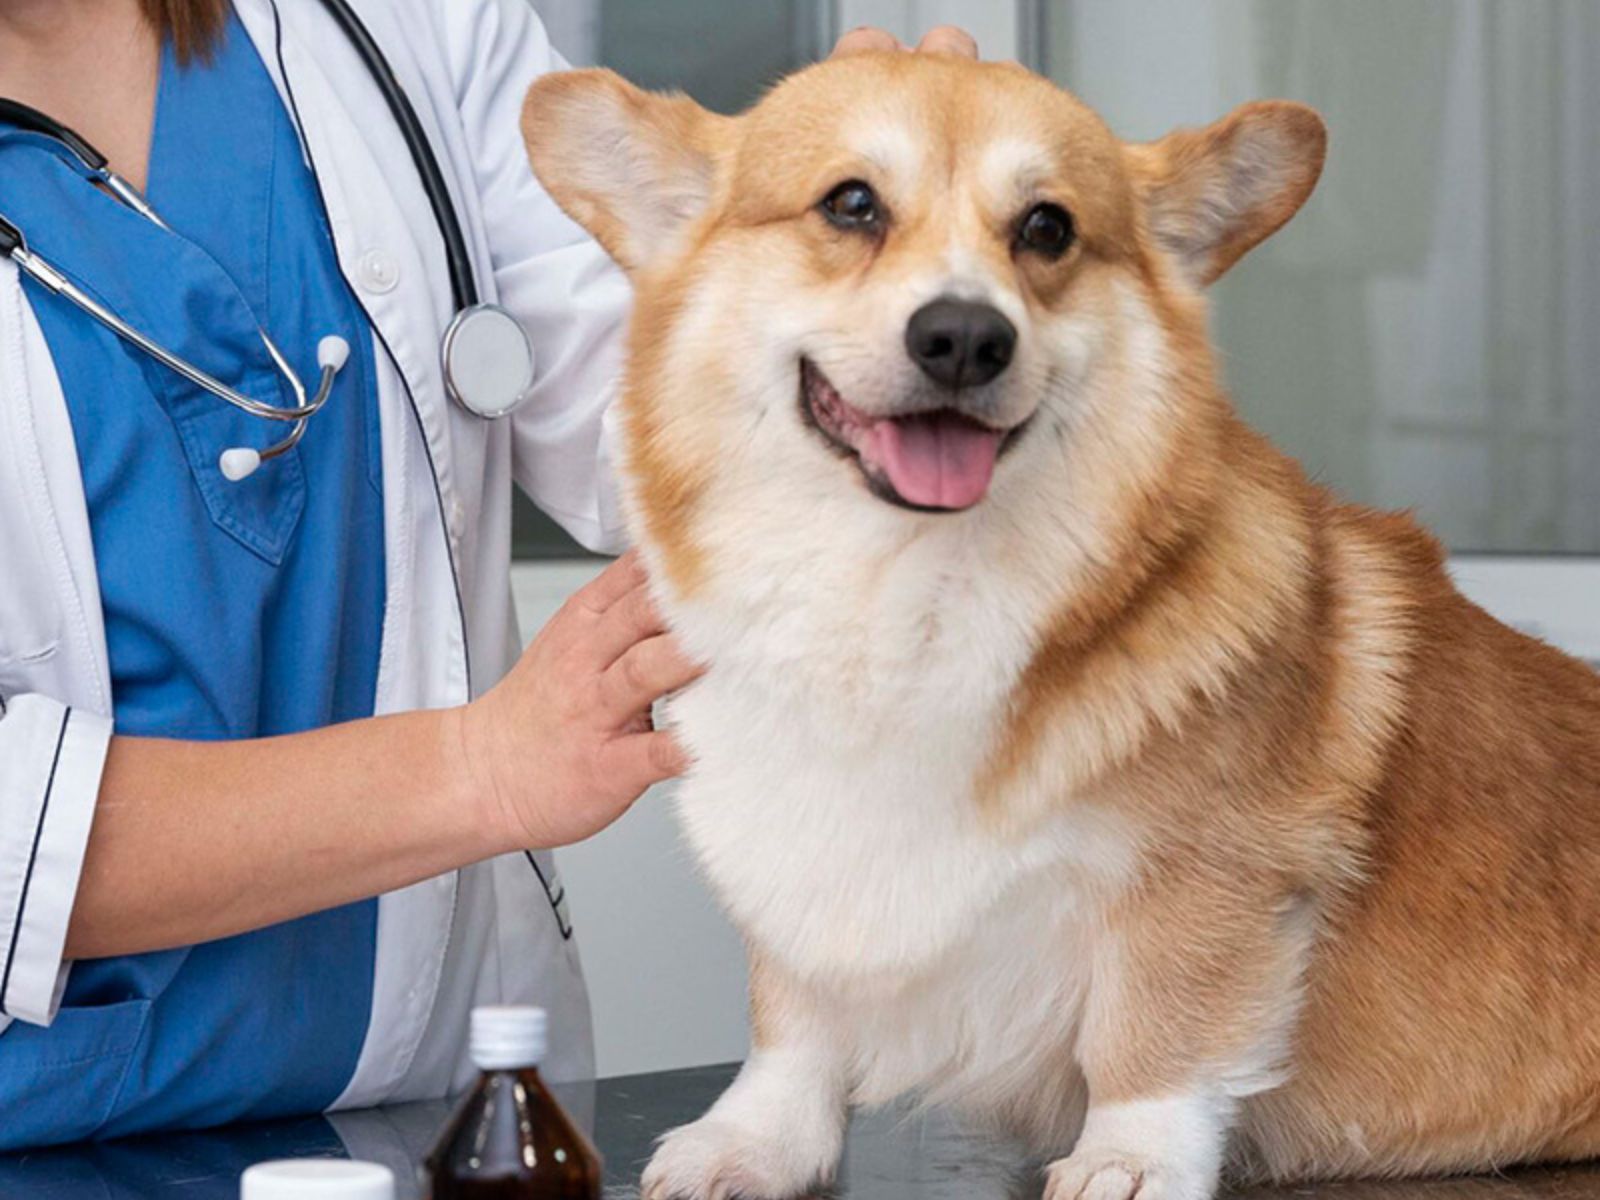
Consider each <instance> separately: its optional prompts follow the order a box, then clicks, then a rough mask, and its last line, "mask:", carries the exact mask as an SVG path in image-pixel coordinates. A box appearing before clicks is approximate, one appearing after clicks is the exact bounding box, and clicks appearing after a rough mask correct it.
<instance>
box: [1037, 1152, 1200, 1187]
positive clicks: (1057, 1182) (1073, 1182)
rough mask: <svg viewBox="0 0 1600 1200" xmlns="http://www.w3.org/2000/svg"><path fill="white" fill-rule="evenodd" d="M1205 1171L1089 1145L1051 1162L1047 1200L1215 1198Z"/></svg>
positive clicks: (1047, 1183) (1048, 1172)
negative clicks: (1092, 1147) (1093, 1147)
mask: <svg viewBox="0 0 1600 1200" xmlns="http://www.w3.org/2000/svg"><path fill="white" fill-rule="evenodd" d="M1215 1188H1216V1184H1215V1181H1214V1180H1213V1179H1211V1178H1210V1176H1209V1175H1208V1174H1206V1173H1203V1172H1196V1171H1192V1170H1185V1169H1184V1168H1183V1167H1182V1166H1180V1165H1178V1164H1175V1163H1164V1162H1157V1161H1154V1160H1152V1159H1151V1158H1149V1157H1147V1156H1144V1155H1139V1154H1124V1153H1122V1152H1120V1151H1116V1150H1099V1149H1091V1148H1088V1147H1085V1148H1083V1149H1081V1150H1077V1151H1074V1152H1073V1153H1072V1154H1071V1155H1069V1156H1068V1157H1066V1158H1063V1159H1060V1160H1058V1161H1056V1162H1054V1163H1051V1164H1050V1168H1049V1170H1048V1171H1047V1172H1046V1174H1045V1187H1044V1200H1211V1195H1212V1193H1213V1192H1214V1191H1215Z"/></svg>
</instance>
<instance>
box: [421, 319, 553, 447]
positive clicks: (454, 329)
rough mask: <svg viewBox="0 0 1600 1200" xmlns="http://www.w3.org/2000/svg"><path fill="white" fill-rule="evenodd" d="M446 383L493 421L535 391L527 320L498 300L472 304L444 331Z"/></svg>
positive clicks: (471, 408)
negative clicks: (516, 316) (522, 321)
mask: <svg viewBox="0 0 1600 1200" xmlns="http://www.w3.org/2000/svg"><path fill="white" fill-rule="evenodd" d="M441 349H442V354H443V358H444V363H443V365H444V385H445V390H446V391H447V392H449V393H450V398H451V399H452V400H454V401H455V402H456V403H457V404H459V405H460V406H461V407H462V408H464V409H466V410H467V411H468V412H470V413H473V414H475V415H477V416H480V417H487V418H489V419H491V420H493V419H494V418H496V417H503V416H506V415H507V414H508V413H510V412H512V411H513V410H515V409H516V408H517V407H518V406H519V405H520V404H521V403H522V402H523V401H524V400H526V399H527V398H528V395H529V393H530V392H532V391H533V370H534V359H533V343H532V342H530V341H529V340H528V334H527V331H526V330H525V329H523V327H522V323H521V322H519V321H518V320H517V319H516V318H515V317H513V316H512V315H511V314H510V313H508V312H507V311H506V310H505V309H503V308H501V307H500V306H499V305H497V304H473V305H470V306H469V307H467V308H463V309H462V310H461V311H460V312H458V313H456V315H455V319H454V320H452V321H451V322H450V328H448V329H447V330H445V334H444V345H443V347H442V348H441Z"/></svg>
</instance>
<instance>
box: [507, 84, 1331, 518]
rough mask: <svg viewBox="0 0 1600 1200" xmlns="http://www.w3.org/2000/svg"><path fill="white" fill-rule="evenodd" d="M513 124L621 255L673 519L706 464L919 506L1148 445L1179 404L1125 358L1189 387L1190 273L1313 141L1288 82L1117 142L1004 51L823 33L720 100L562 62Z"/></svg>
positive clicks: (652, 508)
mask: <svg viewBox="0 0 1600 1200" xmlns="http://www.w3.org/2000/svg"><path fill="white" fill-rule="evenodd" d="M523 133H524V136H525V137H526V139H527V141H528V146H529V151H530V154H531V157H532V161H533V165H534V168H535V170H536V172H537V174H538V176H539V178H540V179H541V181H542V182H543V183H544V185H545V186H546V188H547V189H548V190H549V191H550V193H551V194H552V195H553V196H554V197H555V199H556V200H557V202H558V203H559V204H561V206H562V207H563V208H564V209H565V210H566V211H567V212H568V213H570V214H571V215H572V216H573V217H574V218H575V219H576V220H577V221H579V222H580V223H581V224H583V225H584V226H586V227H587V228H588V229H589V230H590V231H591V232H592V233H593V234H594V236H595V237H596V238H597V239H598V240H599V241H600V242H601V244H602V245H604V246H605V248H606V249H607V250H608V251H609V252H610V253H611V254H612V256H613V257H614V258H616V259H617V260H618V261H619V262H620V263H621V264H622V265H623V267H624V268H626V269H627V271H628V272H629V273H630V275H631V276H632V278H633V281H634V284H635V290H636V297H637V309H636V316H635V323H634V331H633V341H632V356H631V361H630V374H629V380H628V394H627V398H626V401H625V404H626V409H625V415H626V419H627V424H628V428H629V432H630V435H631V436H630V447H629V456H630V457H629V465H630V469H631V474H632V476H633V479H634V485H635V489H636V501H637V505H638V507H639V508H640V509H641V510H642V516H643V518H644V520H645V522H646V526H647V528H650V529H653V530H654V531H655V532H656V533H657V534H658V535H659V537H660V538H661V539H669V536H670V537H671V538H677V539H679V540H680V541H681V540H683V539H685V538H687V537H688V536H689V535H688V534H686V533H685V528H686V527H687V526H689V525H692V524H693V521H694V518H695V510H696V508H697V507H698V506H701V505H702V504H703V502H704V501H705V500H706V499H707V496H708V495H709V494H710V491H711V489H713V487H714V482H713V481H717V480H726V481H728V486H730V487H735V486H743V487H744V488H745V489H746V490H745V491H744V492H743V493H741V496H740V500H739V502H740V503H745V504H751V503H780V502H781V501H780V499H779V498H780V497H783V498H787V499H788V500H789V501H791V502H792V505H791V506H790V509H789V515H790V518H791V519H793V517H794V516H795V515H798V514H804V513H813V514H817V516H818V517H819V518H821V517H822V516H823V514H824V513H825V512H826V513H827V514H828V517H827V519H833V518H835V517H837V515H838V514H839V511H840V510H839V509H838V508H837V504H842V503H850V504H855V505H865V506H870V507H873V508H875V509H879V510H882V511H883V512H884V513H888V514H893V519H894V520H898V521H902V522H928V521H951V520H956V519H958V518H953V517H951V516H950V515H949V514H950V513H952V512H960V511H964V510H972V511H973V512H974V513H975V514H978V513H981V512H982V511H983V510H984V509H986V508H989V507H991V506H997V505H1003V504H1005V503H1007V502H1008V497H1009V498H1010V499H1011V500H1012V501H1015V500H1017V499H1020V498H1021V497H1023V496H1025V495H1029V494H1034V493H1037V492H1038V491H1039V490H1040V488H1041V485H1042V481H1043V480H1045V479H1047V478H1049V477H1050V476H1051V475H1053V474H1056V473H1059V472H1062V471H1070V470H1080V471H1081V470H1083V469H1085V463H1084V462H1081V461H1080V462H1078V463H1075V464H1074V463H1069V462H1065V461H1063V456H1066V457H1067V458H1071V457H1072V448H1073V447H1074V446H1078V447H1079V448H1080V449H1081V448H1082V447H1084V446H1086V445H1088V444H1089V443H1091V442H1094V441H1096V440H1098V442H1099V444H1100V446H1101V448H1102V449H1103V450H1104V449H1107V448H1112V447H1117V446H1121V447H1123V448H1124V449H1126V450H1127V451H1128V452H1129V453H1130V454H1134V455H1135V456H1138V455H1143V459H1144V460H1147V468H1148V470H1158V469H1159V462H1158V460H1159V459H1160V457H1161V456H1160V455H1159V454H1157V453H1156V452H1155V450H1154V449H1152V445H1153V443H1154V442H1156V441H1160V442H1162V444H1166V443H1168V442H1171V440H1172V439H1171V438H1170V437H1167V436H1166V435H1165V434H1163V435H1161V436H1159V437H1158V436H1157V434H1156V432H1155V430H1156V427H1157V425H1158V424H1159V425H1164V426H1166V427H1168V428H1173V429H1175V428H1178V427H1180V426H1181V425H1182V424H1183V421H1184V419H1185V418H1184V416H1183V414H1182V413H1181V412H1180V411H1178V409H1179V408H1181V405H1182V403H1183V401H1182V399H1181V397H1177V398H1174V397H1171V396H1166V395H1165V392H1167V391H1172V390H1173V388H1165V389H1163V388H1156V389H1154V390H1155V391H1161V392H1162V393H1163V398H1162V399H1161V401H1160V403H1159V404H1157V403H1156V402H1155V401H1153V400H1151V399H1149V398H1139V399H1133V398H1129V397H1128V396H1127V395H1126V392H1127V389H1128V388H1130V387H1134V386H1137V384H1136V382H1135V374H1137V371H1135V368H1137V369H1138V370H1140V371H1143V372H1144V374H1143V375H1141V376H1139V378H1147V377H1148V378H1156V377H1157V376H1159V378H1160V379H1162V380H1166V381H1167V382H1169V383H1172V384H1173V385H1174V387H1175V388H1176V390H1177V391H1178V392H1182V391H1184V389H1185V388H1187V389H1188V390H1189V391H1191V392H1197V393H1204V392H1206V391H1207V390H1208V389H1207V387H1206V386H1204V385H1203V384H1202V383H1196V382H1195V378H1188V379H1187V382H1185V380H1186V377H1191V376H1192V377H1199V376H1204V377H1205V378H1207V379H1209V359H1208V358H1207V359H1205V361H1204V362H1203V363H1200V364H1198V365H1197V364H1196V363H1195V362H1192V361H1186V360H1185V356H1186V355H1187V356H1188V357H1189V358H1191V359H1192V358H1193V356H1194V355H1200V356H1202V357H1204V355H1205V349H1204V314H1203V307H1202V305H1201V304H1200V303H1199V301H1198V293H1199V292H1200V291H1201V290H1202V289H1203V288H1204V287H1205V286H1206V285H1208V284H1210V283H1211V282H1212V281H1213V280H1215V279H1216V278H1217V277H1218V276H1220V275H1221V274H1222V273H1223V272H1224V271H1225V270H1227V269H1228V267H1229V266H1231V265H1232V263H1233V262H1234V261H1235V260H1237V259H1238V258H1239V257H1240V256H1241V255H1242V254H1244V252H1245V251H1247V250H1248V249H1250V248H1251V247H1252V246H1254V245H1255V244H1256V243H1257V242H1259V241H1260V240H1261V239H1263V238H1264V237H1266V236H1267V235H1268V234H1270V233H1271V232H1273V231H1274V230H1275V229H1277V228H1278V227H1279V226H1280V225H1282V224H1283V223H1284V222H1285V221H1287V220H1288V219H1289V217H1290V216H1291V215H1293V213H1294V212H1295V210H1296V209H1297V208H1298V207H1299V206H1300V204H1301V203H1302V202H1303V201H1304V200H1305V198H1306V197H1307V195H1308V194H1309V193H1310V191H1311V189H1312V186H1313V185H1314V184H1315V182H1316V179H1317V176H1318V174H1319V172H1320V169H1321V164H1322V157H1323V150H1324V132H1323V126H1322V122H1321V121H1320V119H1319V118H1318V117H1317V116H1316V114H1315V113H1313V112H1312V111H1310V110H1309V109H1306V108H1304V107H1301V106H1299V105H1295V104H1290V103H1283V102H1269V103H1259V104H1252V105H1247V106H1245V107H1243V108H1241V109H1239V110H1237V111H1236V112H1234V113H1233V114H1232V115H1230V116H1228V117H1227V118H1225V119H1223V120H1222V121H1220V122H1218V123H1216V124H1215V125H1212V126H1209V127H1207V128H1204V129H1199V130H1193V131H1180V132H1177V133H1174V134H1172V135H1169V136H1168V137H1166V138H1164V139H1162V140H1161V141H1158V142H1154V143H1149V144H1141V145H1131V144H1125V143H1123V142H1121V141H1119V140H1118V139H1117V138H1116V137H1115V136H1113V135H1112V134H1111V132H1110V131H1109V130H1108V129H1107V128H1106V126H1105V124H1104V123H1103V122H1102V121H1101V120H1100V119H1099V118H1098V117H1097V116H1096V115H1095V114H1094V113H1093V112H1092V111H1091V110H1090V109H1088V108H1087V107H1086V106H1085V105H1083V104H1082V103H1081V102H1080V101H1078V100H1077V99H1076V98H1074V97H1073V96H1071V95H1070V94H1068V93H1067V92H1065V91H1063V90H1061V89H1060V88H1058V87H1056V86H1054V85H1053V84H1051V83H1049V82H1048V81H1046V80H1044V79H1041V78H1039V77H1038V76H1036V75H1033V74H1031V73H1029V72H1027V71H1025V70H1023V69H1022V68H1020V67H1017V66H1014V65H1009V64H997V63H976V62H970V61H967V60H963V59H957V58H953V57H949V56H941V55H928V54H863V55H858V56H853V57H848V58H843V59H836V60H830V61H828V62H824V63H821V64H818V65H817V66H814V67H811V68H808V69H806V70H804V71H801V72H799V73H798V74H796V75H793V76H791V77H789V78H788V79H786V80H785V81H783V82H782V83H781V84H779V85H778V86H777V87H776V88H775V89H773V91H772V92H771V93H770V94H768V95H767V96H766V97H765V98H764V99H763V100H762V101H761V102H760V103H759V104H758V105H756V106H755V107H754V108H753V109H751V110H750V111H748V112H747V113H745V114H743V115H742V116H739V117H734V118H730V117H722V116H716V115H713V114H711V113H708V112H706V111H705V110H703V109H701V108H700V107H698V106H697V105H695V104H694V103H693V102H692V101H690V100H688V99H686V98H684V97H682V96H665V95H655V94H649V93H646V92H642V91H640V90H638V89H636V88H634V87H632V86H631V85H629V84H628V83H626V82H625V81H623V80H622V79H621V78H619V77H618V76H616V75H614V74H612V73H610V72H607V71H599V70H593V71H577V72H571V73H566V74H559V75H552V76H548V77H546V78H544V79H541V80H539V81H538V82H537V83H536V84H535V85H534V86H533V88H532V90H531V91H530V93H529V95H528V99H527V103H526V106H525V110H524V121H523ZM1186 347H1187V348H1186ZM1130 372H1134V374H1130ZM1119 381H1120V382H1119ZM1147 390H1150V389H1147ZM1119 395H1120V399H1119ZM1157 407H1159V408H1161V409H1162V412H1161V414H1160V415H1159V419H1158V418H1157V416H1156V415H1154V409H1155V408H1157ZM1119 408H1120V409H1121V410H1122V411H1119ZM1141 447H1142V448H1141ZM1128 468H1129V464H1128V463H1127V462H1125V461H1122V457H1121V455H1120V453H1117V454H1114V455H1113V456H1112V457H1111V458H1109V459H1106V458H1104V457H1103V456H1102V462H1101V465H1100V467H1099V468H1098V469H1101V470H1104V471H1117V470H1119V469H1128ZM1087 469H1095V468H1094V466H1093V464H1092V463H1090V464H1089V465H1088V468H1087ZM739 481H742V484H741V483H740V482H739ZM750 488H758V489H763V491H762V494H761V498H760V499H759V500H757V499H754V498H753V493H751V492H750V491H749V490H748V489H750ZM846 496H847V497H848V500H845V499H841V497H846ZM830 505H832V506H834V507H832V508H830V507H829V506H830ZM1079 507H1081V506H1079ZM874 519H877V518H874Z"/></svg>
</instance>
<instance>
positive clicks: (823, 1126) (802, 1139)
mask: <svg viewBox="0 0 1600 1200" xmlns="http://www.w3.org/2000/svg"><path fill="white" fill-rule="evenodd" d="M750 1009H751V1020H750V1024H751V1040H752V1047H751V1053H750V1057H749V1059H747V1060H746V1062H745V1064H744V1068H743V1069H742V1070H741V1071H740V1072H739V1077H738V1078H737V1079H735V1080H734V1081H733V1084H732V1085H731V1086H730V1087H729V1088H728V1090H727V1091H726V1092H724V1093H723V1094H722V1097H721V1099H719V1100H718V1101H717V1102H716V1103H715V1104H714V1105H712V1106H711V1109H710V1111H708V1112H707V1113H706V1115H705V1116H703V1117H701V1118H700V1119H699V1120H698V1121H695V1122H694V1123H693V1124H690V1125H684V1126H682V1127H680V1128H678V1129H674V1130H673V1131H672V1132H670V1133H668V1134H667V1135H666V1136H665V1137H663V1138H662V1139H661V1144H660V1146H659V1147H658V1148H657V1149H656V1153H655V1157H654V1158H652V1159H651V1160H650V1165H649V1166H648V1167H647V1168H646V1169H645V1173H644V1179H643V1181H642V1183H641V1185H640V1190H641V1192H642V1194H643V1196H644V1200H727V1198H728V1197H734V1196H737V1197H741V1198H743V1200H784V1198H786V1197H791V1196H796V1195H799V1194H800V1193H802V1192H804V1191H806V1190H808V1189H810V1188H812V1187H814V1186H816V1185H818V1184H822V1183H826V1182H827V1181H828V1180H830V1179H831V1178H832V1177H833V1173H834V1170H835V1168H836V1167H837V1166H838V1162H839V1153H840V1150H841V1149H842V1147H843V1143H844V1128H845V1119H846V1114H847V1104H848V1098H847V1088H848V1084H847V1080H846V1077H845V1055H846V1050H845V1047H844V1046H843V1045H841V1039H840V1038H839V1036H838V1035H837V1032H836V1031H835V1030H833V1029H832V1028H831V1026H830V1023H829V1022H828V1021H827V1019H826V1014H825V1013H824V1012H823V1010H822V1009H821V1008H820V1007H819V1006H818V1005H817V1004H816V1003H815V1001H814V999H813V998H812V997H810V996H809V995H808V994H807V993H806V992H805V991H804V990H803V989H802V988H801V987H799V986H798V985H796V984H794V983H793V982H792V981H790V980H788V979H786V978H784V977H783V976H782V975H781V974H780V972H779V971H777V970H776V969H774V968H772V967H770V966H768V965H766V964H764V963H763V962H761V961H759V960H758V958H757V957H756V956H755V955H754V954H752V956H751V962H750Z"/></svg>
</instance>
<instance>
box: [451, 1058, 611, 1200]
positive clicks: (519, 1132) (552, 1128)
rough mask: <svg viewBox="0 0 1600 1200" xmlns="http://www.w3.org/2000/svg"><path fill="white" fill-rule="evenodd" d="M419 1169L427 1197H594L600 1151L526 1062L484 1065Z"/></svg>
mask: <svg viewBox="0 0 1600 1200" xmlns="http://www.w3.org/2000/svg"><path fill="white" fill-rule="evenodd" d="M425 1167H426V1169H427V1173H428V1178H429V1180H430V1181H431V1185H432V1191H431V1196H432V1200H600V1184H601V1165H600V1156H599V1155H598V1154H597V1153H595V1149H594V1147H593V1146H591V1145H590V1144H589V1140H588V1139H587V1138H586V1137H584V1136H583V1133H582V1132H581V1131H580V1130H579V1129H578V1127H577V1126H576V1125H574V1124H573V1123H572V1120H571V1118H569V1117H568V1116H567V1114H566V1113H565V1112H563V1111H562V1108H561V1106H560V1105H559V1104H557V1103H556V1100H555V1097H553V1096H552V1095H551V1094H550V1093H549V1091H548V1090H547V1089H546V1088H545V1086H544V1082H543V1081H542V1080H541V1079H540V1078H539V1072H538V1069H537V1068H535V1067H534V1066H532V1065H528V1066H522V1067H516V1068H509V1067H506V1068H499V1067H497V1068H496V1069H486V1070H485V1071H484V1072H483V1074H482V1076H480V1077H479V1079H478V1084H477V1086H476V1087H475V1088H473V1090H472V1091H471V1092H470V1093H469V1094H468V1095H467V1097H466V1099H465V1100H464V1101H462V1103H461V1107H460V1108H458V1109H457V1110H456V1113H455V1115H454V1116H453V1117H451V1118H450V1122H449V1124H448V1125H446V1126H445V1129H444V1133H443V1134H442V1135H440V1138H439V1141H438V1143H437V1144H436V1145H435V1146H434V1149H433V1152H432V1153H431V1154H429V1155H428V1158H427V1162H426V1163H425Z"/></svg>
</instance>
